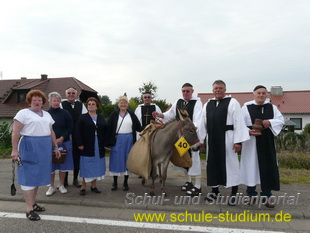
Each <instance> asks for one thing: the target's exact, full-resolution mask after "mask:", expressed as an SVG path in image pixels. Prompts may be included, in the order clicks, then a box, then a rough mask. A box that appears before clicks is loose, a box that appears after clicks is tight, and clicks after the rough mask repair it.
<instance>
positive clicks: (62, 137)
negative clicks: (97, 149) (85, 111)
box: [46, 92, 73, 196]
mask: <svg viewBox="0 0 310 233" xmlns="http://www.w3.org/2000/svg"><path fill="white" fill-rule="evenodd" d="M48 101H49V103H50V106H51V107H50V109H49V110H48V112H49V114H50V115H51V116H52V118H53V120H54V121H55V123H54V124H53V130H54V132H55V134H56V141H57V144H58V146H59V147H63V148H64V149H66V151H67V155H66V159H65V162H64V163H63V164H52V170H51V172H52V175H51V186H50V187H49V189H48V190H47V192H46V196H51V195H53V194H54V193H55V188H54V181H55V171H56V170H59V191H60V192H61V193H67V189H66V188H65V186H64V179H65V175H66V172H68V171H72V170H73V159H72V145H71V140H70V134H71V132H72V130H73V121H72V117H71V115H70V113H69V112H68V111H67V110H64V109H61V108H60V103H61V96H60V94H59V93H58V92H51V93H49V95H48Z"/></svg>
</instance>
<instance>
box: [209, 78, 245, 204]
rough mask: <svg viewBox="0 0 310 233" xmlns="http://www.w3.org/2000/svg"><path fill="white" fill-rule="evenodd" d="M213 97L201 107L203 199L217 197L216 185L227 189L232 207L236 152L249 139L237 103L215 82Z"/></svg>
mask: <svg viewBox="0 0 310 233" xmlns="http://www.w3.org/2000/svg"><path fill="white" fill-rule="evenodd" d="M212 91H213V94H214V98H212V99H210V100H209V101H208V102H207V103H206V104H205V105H204V106H203V119H204V122H205V126H206V131H207V156H208V157H207V185H208V186H212V192H210V193H208V195H207V197H206V200H207V201H213V200H214V199H216V198H217V197H218V195H220V191H219V185H223V186H225V187H226V188H227V187H232V189H231V198H230V200H231V201H232V202H231V203H228V204H229V205H235V203H234V202H235V200H236V194H237V191H238V185H239V160H238V154H237V153H238V152H240V150H241V143H242V142H244V141H246V140H249V138H250V136H249V132H248V131H249V130H248V128H247V127H246V126H245V123H244V120H243V117H242V114H241V110H240V104H239V102H238V101H237V100H236V99H234V98H232V97H230V96H228V95H226V84H225V82H224V81H222V80H216V81H215V82H214V83H213V85H212Z"/></svg>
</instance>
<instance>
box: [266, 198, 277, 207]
mask: <svg viewBox="0 0 310 233" xmlns="http://www.w3.org/2000/svg"><path fill="white" fill-rule="evenodd" d="M265 206H266V207H267V208H274V207H275V206H276V205H275V204H273V203H270V201H269V200H268V201H267V203H266V204H265Z"/></svg>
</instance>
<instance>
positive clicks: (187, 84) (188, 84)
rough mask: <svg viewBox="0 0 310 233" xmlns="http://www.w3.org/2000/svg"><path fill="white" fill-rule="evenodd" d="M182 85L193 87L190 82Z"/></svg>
mask: <svg viewBox="0 0 310 233" xmlns="http://www.w3.org/2000/svg"><path fill="white" fill-rule="evenodd" d="M183 87H193V85H192V84H190V83H184V84H183V86H182V88H183Z"/></svg>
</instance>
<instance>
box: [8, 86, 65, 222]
mask: <svg viewBox="0 0 310 233" xmlns="http://www.w3.org/2000/svg"><path fill="white" fill-rule="evenodd" d="M26 101H27V103H28V104H30V107H29V108H26V109H22V110H20V111H19V112H18V113H17V114H16V116H15V117H14V125H13V132H12V153H11V157H12V160H17V159H18V157H20V159H21V161H22V166H19V167H18V183H19V184H20V185H21V189H22V190H23V191H24V196H25V201H26V217H27V218H28V219H29V220H33V221H38V220H40V216H39V215H38V214H37V213H36V212H41V211H45V208H44V207H41V206H39V205H38V204H37V203H36V196H37V192H38V186H41V185H49V184H50V183H51V166H52V164H51V158H52V152H51V148H52V145H53V146H54V147H55V152H56V157H58V158H59V157H60V156H61V155H60V152H59V150H58V146H57V141H56V136H55V133H54V131H53V128H52V125H53V124H54V120H53V118H52V117H51V115H50V114H49V113H48V112H46V111H43V110H42V106H43V105H44V104H45V103H46V97H45V95H44V93H43V92H42V91H40V90H32V91H30V92H29V93H28V94H27V96H26ZM20 135H21V136H22V137H21V138H20V140H19V136H20Z"/></svg>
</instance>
